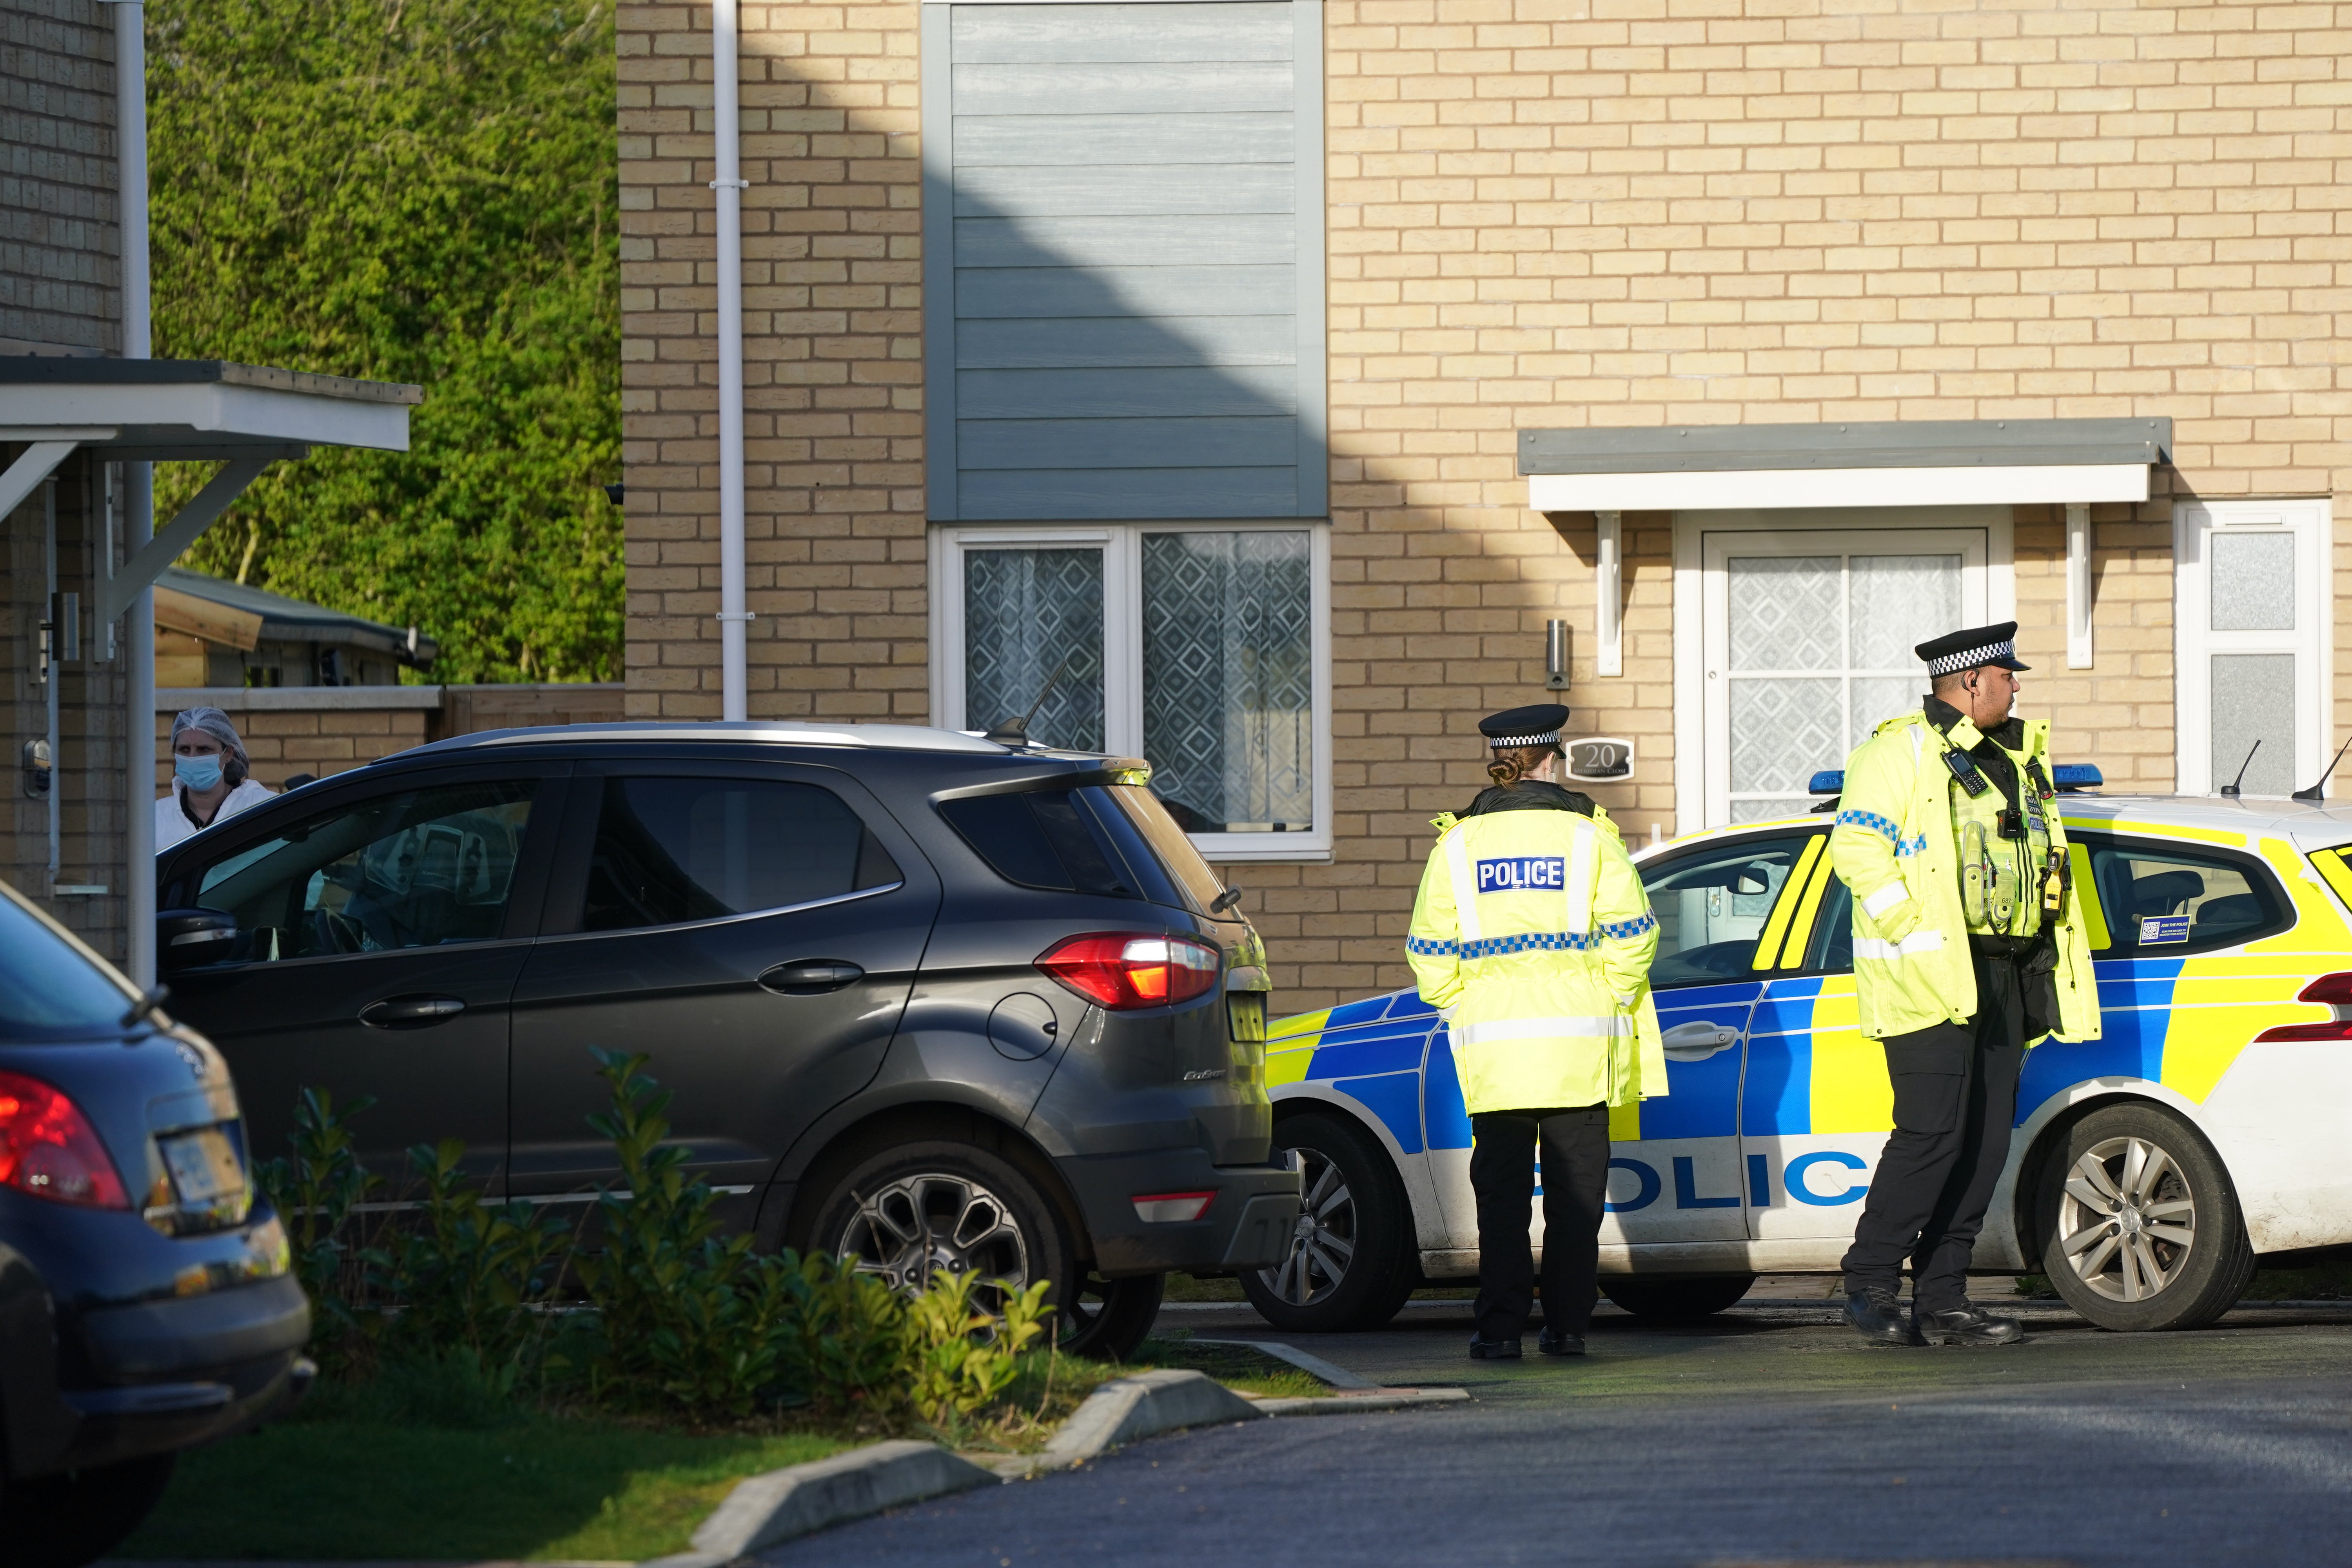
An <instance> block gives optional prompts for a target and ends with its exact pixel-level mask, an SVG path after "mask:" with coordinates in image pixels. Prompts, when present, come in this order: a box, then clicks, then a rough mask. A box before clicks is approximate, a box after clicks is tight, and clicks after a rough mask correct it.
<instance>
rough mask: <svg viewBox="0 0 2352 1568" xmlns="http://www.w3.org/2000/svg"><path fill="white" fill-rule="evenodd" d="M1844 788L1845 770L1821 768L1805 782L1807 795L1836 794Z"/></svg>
mask: <svg viewBox="0 0 2352 1568" xmlns="http://www.w3.org/2000/svg"><path fill="white" fill-rule="evenodd" d="M1844 788H1845V770H1844V769H1843V768H1823V769H1822V771H1821V772H1820V773H1815V774H1814V775H1813V776H1812V778H1811V780H1810V781H1808V782H1807V784H1805V793H1806V794H1807V795H1836V794H1838V793H1839V792H1840V791H1842V790H1843V789H1844Z"/></svg>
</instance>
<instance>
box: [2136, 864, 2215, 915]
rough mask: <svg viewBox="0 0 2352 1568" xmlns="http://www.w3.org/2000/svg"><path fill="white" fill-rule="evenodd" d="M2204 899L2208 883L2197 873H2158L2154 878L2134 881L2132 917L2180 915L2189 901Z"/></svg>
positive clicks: (2142, 878) (2137, 878)
mask: <svg viewBox="0 0 2352 1568" xmlns="http://www.w3.org/2000/svg"><path fill="white" fill-rule="evenodd" d="M2204 895H2205V879H2204V878H2202V877H2200V876H2199V875H2198V874H2197V873H2196V872H2194V871H2158V873H2156V875H2154V876H2152V877H2134V878H2133V879H2132V885H2131V900H2132V913H2133V914H2135V915H2169V914H2176V913H2178V912H2179V910H2180V909H2181V907H2182V906H2183V905H2185V904H2187V903H2188V902H2189V900H2191V899H2198V898H2202V897H2204Z"/></svg>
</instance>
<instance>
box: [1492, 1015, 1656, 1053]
mask: <svg viewBox="0 0 2352 1568" xmlns="http://www.w3.org/2000/svg"><path fill="white" fill-rule="evenodd" d="M1453 1028H1454V1044H1455V1045H1457V1046H1483V1045H1486V1044H1488V1043H1489V1042H1491V1041H1495V1040H1547V1039H1558V1038H1559V1037H1562V1036H1569V1037H1591V1036H1594V1035H1599V1036H1602V1037H1614V1036H1617V1035H1630V1034H1632V1033H1633V1019H1631V1018H1622V1017H1609V1018H1488V1019H1486V1020H1485V1021H1484V1022H1481V1023H1476V1024H1456V1025H1454V1026H1453Z"/></svg>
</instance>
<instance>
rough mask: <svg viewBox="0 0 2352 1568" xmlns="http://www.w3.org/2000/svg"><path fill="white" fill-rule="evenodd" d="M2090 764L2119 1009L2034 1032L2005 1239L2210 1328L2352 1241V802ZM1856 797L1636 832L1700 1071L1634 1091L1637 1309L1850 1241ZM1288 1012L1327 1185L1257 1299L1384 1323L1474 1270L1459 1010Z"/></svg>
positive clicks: (1617, 1182) (2142, 1316) (1288, 1087)
mask: <svg viewBox="0 0 2352 1568" xmlns="http://www.w3.org/2000/svg"><path fill="white" fill-rule="evenodd" d="M2059 773H2060V777H2059V779H2058V781H2057V782H2058V783H2059V784H2060V787H2061V788H2062V790H2063V789H2067V788H2068V786H2069V785H2072V786H2074V787H2073V789H2072V790H2070V791H2069V792H2068V793H2066V794H2065V795H2063V800H2062V810H2061V820H2062V821H2063V823H2064V824H2065V827H2066V832H2067V837H2068V839H2069V841H2070V843H2071V845H2072V851H2071V853H2072V855H2073V858H2074V884H2075V888H2076V889H2077V891H2078V893H2079V894H2080V895H2081V898H2082V901H2083V907H2084V913H2085V915H2086V917H2087V924H2088V927H2089V931H2090V938H2091V945H2092V949H2093V957H2094V960H2095V963H2096V967H2097V972H2098V984H2099V1005H2100V1007H2101V1009H2102V1012H2103V1016H2104V1024H2103V1035H2102V1037H2101V1038H2099V1039H2097V1040H2095V1041H2084V1042H2080V1043H2074V1042H2068V1041H2063V1040H2054V1039H2053V1040H2051V1041H2048V1042H2045V1043H2044V1044H2043V1045H2042V1046H2040V1047H2036V1048H2035V1049H2034V1050H2033V1051H2032V1054H2031V1055H2030V1056H2029V1057H2028V1058H2027V1059H2026V1065H2025V1068H2024V1074H2023V1078H2022V1080H2021V1083H2020V1085H2019V1089H2018V1100H2017V1131H2016V1134H2015V1137H2014V1140H2013V1142H2012V1144H2011V1152H2010V1160H2009V1167H2008V1169H2007V1171H2006V1172H2005V1173H2004V1174H2003V1175H2002V1178H2001V1184H2000V1189H1999V1191H1998V1192H1997V1193H1996V1194H1995V1195H1994V1198H1993V1204H1992V1208H1991V1212H1990V1214H1989V1215H1988V1216H1987V1218H1986V1222H1985V1228H1984V1233H1983V1235H1982V1237H1980V1238H1979V1241H1978V1243H1977V1248H1976V1259H1975V1262H1976V1267H1977V1268H1978V1269H1979V1271H1982V1272H1988V1273H2004V1272H2005V1273H2019V1272H2039V1273H2045V1274H2047V1275H2048V1276H2049V1277H2050V1279H2051V1280H2052V1281H2053V1284H2054V1285H2055V1286H2056V1287H2057V1289H2058V1290H2059V1292H2060V1294H2061V1295H2063V1297H2064V1298H2065V1300H2066V1301H2067V1302H2068V1304H2069V1305H2071V1306H2072V1307H2074V1309H2075V1310H2077V1311H2079V1312H2080V1313H2082V1315H2083V1316H2084V1317H2085V1318H2087V1319H2088V1320H2090V1321H2092V1322H2094V1323H2096V1324H2098V1325H2099V1326H2101V1327H2103V1328H2107V1329H2116V1330H2148V1329H2178V1328H2191V1327H2195V1326H2198V1325H2200V1324H2203V1323H2207V1322H2210V1321H2212V1320H2213V1319H2214V1318H2216V1317H2218V1316H2219V1315H2220V1314H2221V1312H2223V1311H2225V1310H2227V1309H2228V1308H2229V1306H2230V1305H2231V1302H2233V1301H2235V1300H2237V1298H2238V1296H2239V1294H2240V1292H2241V1291H2242V1290H2243V1289H2244V1288H2245V1286H2246V1283H2247V1281H2248V1280H2249V1279H2250V1278H2251V1277H2252V1273H2253V1270H2254V1267H2255V1260H2256V1258H2264V1259H2266V1260H2278V1259H2279V1255H2283V1254H2292V1253H2298V1252H2303V1251H2305V1250H2307V1249H2312V1248H2317V1247H2332V1246H2336V1245H2340V1244H2347V1243H2352V1162H2347V1160H2346V1159H2345V1158H2344V1154H2345V1151H2346V1148H2347V1145H2352V806H2347V807H2330V806H2325V805H2313V806H2305V805H2297V804H2294V803H2290V802H2285V801H2256V800H2236V799H2220V798H2213V797H2205V798H2188V797H2123V796H2104V795H2088V794H2084V793H2080V791H2081V789H2082V788H2083V786H2084V785H2085V784H2096V782H2097V773H2096V770H2095V769H2090V768H2079V767H2076V768H2064V769H2061V770H2059ZM1814 787H1815V789H1816V791H1823V790H1826V791H1827V792H1829V793H1831V794H1832V795H1833V794H1834V792H1835V790H1836V788H1837V787H1838V786H1837V775H1836V774H1834V773H1831V774H1824V775H1820V776H1819V777H1817V779H1816V781H1815V786H1814ZM1833 804H1834V802H1833V801H1832V802H1827V803H1824V804H1823V805H1822V806H1821V807H1819V808H1817V813H1819V814H1817V815H1814V816H1810V817H1800V818H1797V819H1794V820H1786V821H1777V822H1765V823H1750V824H1741V825H1739V826H1734V827H1728V828H1722V829H1717V830H1715V831H1711V832H1707V833H1702V834H1696V835H1693V836H1691V837H1686V838H1680V839H1676V840H1674V841H1672V842H1671V843H1669V844H1666V845H1664V846H1662V847H1654V848H1651V849H1647V850H1645V851H1643V853H1641V854H1639V855H1637V856H1636V857H1635V863H1636V865H1637V866H1639V868H1640V869H1641V874H1642V880H1643V886H1644V887H1645V888H1646V889H1647V890H1648V893H1649V898H1650V904H1651V907H1652V909H1653V910H1654V911H1655V913H1656V915H1657V919H1658V923H1659V936H1660V940H1659V944H1658V952H1657V958H1656V962H1655V963H1654V967H1653V968H1652V971H1651V984H1652V986H1653V988H1654V993H1655V996H1656V1001H1657V1007H1658V1021H1659V1024H1660V1026H1661V1027H1662V1028H1663V1030H1664V1036H1665V1048H1666V1059H1667V1068H1666V1072H1667V1079H1668V1084H1669V1092H1668V1093H1667V1094H1666V1095H1665V1096H1664V1097H1663V1098H1658V1099H1653V1100H1645V1101H1644V1102H1643V1103H1642V1104H1641V1105H1639V1106H1628V1107H1624V1108H1622V1109H1620V1110H1616V1111H1614V1112H1613V1113H1612V1118H1611V1126H1610V1134H1611V1138H1612V1142H1613V1144H1614V1148H1613V1151H1612V1152H1613V1154H1614V1158H1612V1160H1611V1161H1610V1179H1609V1205H1608V1208H1609V1212H1608V1215H1607V1218H1606V1219H1605V1220H1604V1222H1603V1224H1602V1227H1601V1271H1602V1274H1601V1289H1602V1290H1603V1291H1604V1292H1605V1293H1606V1294H1607V1295H1608V1297H1609V1299H1610V1300H1612V1301H1614V1302H1616V1303H1617V1304H1618V1305H1619V1306H1620V1307H1622V1308H1624V1309H1626V1310H1629V1311H1632V1312H1635V1313H1638V1314H1642V1315H1643V1316H1650V1317H1658V1318H1665V1319H1682V1318H1695V1317H1702V1316H1705V1315H1706V1314H1708V1313H1712V1312H1716V1311H1719V1310H1723V1309H1724V1308H1726V1307H1728V1306H1730V1305H1731V1304H1732V1303H1733V1302H1735V1301H1737V1300H1739V1298H1740V1297H1741V1296H1742V1295H1743V1294H1745V1293H1746V1291H1747V1289H1748V1286H1749V1284H1750V1283H1751V1282H1752V1281H1753V1279H1754V1278H1755V1276H1756V1275H1757V1274H1759V1273H1765V1272H1771V1273H1804V1272H1809V1271H1811V1272H1822V1273H1828V1272H1834V1271H1835V1270H1836V1268H1837V1267H1838V1261H1839V1258H1841V1257H1842V1256H1843V1253H1844V1251H1845V1249H1846V1246H1847V1243H1848V1242H1849V1240H1850V1239H1851V1238H1852V1236H1853V1225H1854V1221H1855V1218H1856V1217H1857V1216H1858V1215H1859V1214H1860V1212H1861V1205H1862V1199H1863V1194H1864V1193H1865V1192H1866V1191H1867V1190H1868V1187H1869V1184H1870V1178H1871V1172H1872V1169H1873V1167H1874V1164H1875V1163H1876V1161H1877V1159H1878V1154H1879V1151H1880V1148H1881V1146H1882V1145H1883V1144H1884V1143H1885V1137H1886V1134H1887V1132H1888V1131H1889V1130H1890V1129H1891V1128H1892V1127H1893V1125H1894V1123H1893V1120H1892V1116H1891V1107H1892V1104H1893V1089H1892V1088H1891V1086H1890V1085H1889V1083H1888V1080H1887V1075H1886V1061H1885V1053H1884V1052H1883V1051H1882V1050H1881V1048H1880V1047H1878V1045H1877V1044H1876V1043H1875V1042H1874V1041H1872V1040H1870V1039H1868V1038H1866V1037H1864V1036H1863V1035H1862V1034H1861V1033H1860V1032H1859V1031H1858V1029H1857V1028H1856V1023H1855V1018H1856V1015H1855V1007H1854V989H1853V921H1852V909H1851V901H1850V897H1849V895H1848V893H1847V890H1846V887H1845V884H1844V883H1843V882H1842V881H1840V880H1839V879H1838V878H1837V877H1836V876H1835V875H1834V874H1832V870H1831V868H1830V858H1829V848H1828V846H1829V828H1830V818H1829V816H1827V815H1826V812H1827V810H1828V809H1829V807H1830V806H1831V805H1833ZM1269 1034H1270V1040H1269V1043H1268V1045H1267V1047H1266V1049H1267V1058H1266V1076H1267V1080H1268V1085H1269V1088H1270V1089H1271V1092H1272V1094H1273V1097H1274V1100H1275V1114H1276V1129H1275V1136H1276V1143H1277V1144H1278V1145H1280V1146H1282V1147H1285V1148H1287V1149H1289V1150H1291V1151H1293V1158H1294V1160H1295V1161H1296V1162H1297V1163H1298V1164H1299V1166H1300V1168H1301V1170H1302V1173H1303V1175H1304V1182H1305V1200H1306V1214H1305V1217H1304V1218H1303V1219H1302V1221H1301V1224H1300V1227H1299V1231H1298V1234H1297V1237H1295V1239H1294V1242H1293V1245H1292V1248H1291V1252H1290V1255H1289V1256H1288V1257H1287V1258H1286V1259H1285V1260H1284V1261H1283V1262H1282V1263H1281V1264H1280V1265H1279V1266H1278V1267H1276V1268H1271V1269H1266V1270H1264V1271H1262V1272H1257V1273H1254V1274H1251V1275H1247V1276H1245V1277H1244V1279H1243V1281H1242V1283H1243V1287H1244V1289H1245V1290H1246V1291H1247V1292H1248V1294H1249V1297H1250V1300H1252V1302H1253V1303H1254V1304H1255V1306H1256V1307H1257V1309H1258V1310H1259V1311H1260V1312H1261V1313H1262V1314H1263V1315H1264V1316H1265V1318H1267V1319H1268V1320H1269V1321H1272V1322H1274V1323H1275V1324H1276V1325H1277V1326H1279V1327H1282V1328H1285V1329H1289V1330H1297V1331H1310V1332H1311V1331H1322V1330H1339V1329H1349V1328H1363V1327H1368V1326H1370V1325H1372V1324H1376V1323H1379V1322H1382V1321H1386V1320H1387V1319H1388V1318H1390V1317H1391V1316H1393V1315H1394V1313H1395V1312H1396V1310H1397V1309H1398V1308H1399V1307H1400V1306H1401V1305H1402V1303H1403V1300H1404V1299H1405V1297H1406V1295H1407V1294H1408V1293H1409V1292H1410V1291H1411V1290H1412V1289H1413V1288H1414V1287H1415V1286H1416V1285H1418V1284H1421V1283H1423V1282H1424V1281H1428V1282H1441V1283H1442V1282H1444V1281H1447V1280H1454V1279H1471V1278H1473V1277H1474V1276H1475V1273H1476V1270H1477V1259H1478V1253H1477V1245H1478V1240H1477V1234H1478V1233H1477V1218H1476V1214H1475V1209H1474V1207H1473V1205H1472V1200H1471V1192H1470V1175H1469V1170H1470V1121H1469V1117H1468V1116H1467V1114H1466V1113H1465V1110H1464V1109H1463V1103H1462V1094H1461V1090H1460V1088H1459V1086H1458V1085H1457V1083H1456V1082H1455V1079H1454V1059H1453V1054H1452V1051H1451V1050H1450V1048H1449V1047H1448V1042H1447V1038H1446V1035H1445V1031H1444V1027H1443V1026H1442V1025H1441V1023H1440V1021H1439V1019H1438V1018H1437V1016H1436V1014H1435V1011H1434V1010H1433V1008H1431V1007H1430V1006H1429V1005H1427V1004H1426V1003H1424V1002H1423V1001H1422V1000H1421V998H1420V996H1419V995H1418V994H1416V993H1414V992H1412V991H1411V990H1405V991H1399V992H1391V993H1390V994H1387V995H1382V996H1374V997H1371V998H1370V999H1368V1000H1365V1001H1361V1002H1351V1003H1349V1004H1348V1005H1345V1006H1340V1007H1333V1008H1330V1009H1328V1011H1325V1012H1319V1013H1309V1014H1306V1015H1303V1016H1298V1017H1294V1018H1290V1019H1287V1020H1286V1021H1283V1022H1281V1023H1279V1024H1277V1025H1276V1026H1273V1027H1272V1029H1271V1030H1270V1031H1269ZM1536 1226H1537V1229H1538V1239H1540V1230H1541V1226H1542V1220H1541V1217H1540V1208H1539V1207H1538V1218H1537V1220H1536Z"/></svg>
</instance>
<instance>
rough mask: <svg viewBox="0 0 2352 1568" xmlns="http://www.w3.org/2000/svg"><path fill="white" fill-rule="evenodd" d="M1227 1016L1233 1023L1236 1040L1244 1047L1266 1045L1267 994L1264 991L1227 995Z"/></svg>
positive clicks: (1239, 992) (1234, 992) (1235, 992)
mask: <svg viewBox="0 0 2352 1568" xmlns="http://www.w3.org/2000/svg"><path fill="white" fill-rule="evenodd" d="M1225 1012H1226V1016H1227V1017H1228V1018H1230V1019H1231V1020H1232V1022H1233V1026H1234V1039H1235V1040H1237V1041H1239V1042H1240V1043H1242V1044H1244V1045H1258V1046H1262V1045H1264V1044H1265V992H1263V991H1232V992H1228V993H1226V994H1225Z"/></svg>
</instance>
